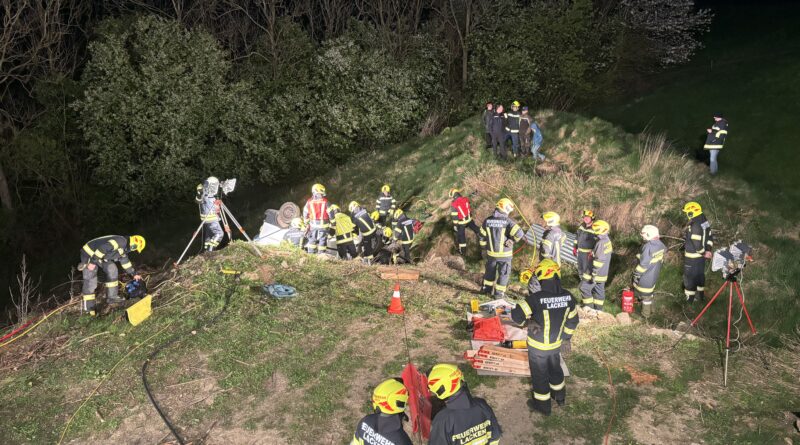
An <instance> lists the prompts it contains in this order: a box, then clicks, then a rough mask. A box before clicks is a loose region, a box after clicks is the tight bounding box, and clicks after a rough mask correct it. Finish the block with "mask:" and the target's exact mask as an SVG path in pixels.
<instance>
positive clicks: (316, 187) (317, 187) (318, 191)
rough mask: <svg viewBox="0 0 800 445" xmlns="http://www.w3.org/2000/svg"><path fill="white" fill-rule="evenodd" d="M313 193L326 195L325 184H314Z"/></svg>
mask: <svg viewBox="0 0 800 445" xmlns="http://www.w3.org/2000/svg"><path fill="white" fill-rule="evenodd" d="M311 193H312V194H315V195H323V196H325V186H324V185H322V184H314V185H312V186H311Z"/></svg>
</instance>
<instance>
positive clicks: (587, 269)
mask: <svg viewBox="0 0 800 445" xmlns="http://www.w3.org/2000/svg"><path fill="white" fill-rule="evenodd" d="M590 253H591V251H589V252H581V251H580V250H578V255H577V260H578V275H579V276H581V277H583V276H584V275H585V274H589V275H591V274H592V260H591V259H590V258H589V254H590Z"/></svg>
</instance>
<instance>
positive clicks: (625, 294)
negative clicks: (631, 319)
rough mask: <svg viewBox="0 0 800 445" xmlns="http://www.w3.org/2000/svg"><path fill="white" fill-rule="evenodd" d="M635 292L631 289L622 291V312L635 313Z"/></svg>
mask: <svg viewBox="0 0 800 445" xmlns="http://www.w3.org/2000/svg"><path fill="white" fill-rule="evenodd" d="M633 302H634V298H633V291H632V290H630V289H629V288H627V287H626V288H625V289H622V311H623V312H627V313H629V314H632V313H633Z"/></svg>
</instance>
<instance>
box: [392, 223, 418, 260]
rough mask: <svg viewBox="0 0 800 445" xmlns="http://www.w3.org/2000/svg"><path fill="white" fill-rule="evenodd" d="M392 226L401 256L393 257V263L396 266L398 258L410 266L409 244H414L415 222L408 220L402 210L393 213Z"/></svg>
mask: <svg viewBox="0 0 800 445" xmlns="http://www.w3.org/2000/svg"><path fill="white" fill-rule="evenodd" d="M392 221H393V222H392V225H394V239H396V240H397V241H398V242H399V243H400V247H401V248H402V252H403V253H402V254H395V255H394V258H393V259H394V263H395V264H398V262H397V261H398V256H399V257H400V258H402V259H403V260H404V261H405V262H406V263H409V264H411V263H412V262H413V261H412V260H411V244H412V243H413V242H414V234H415V232H414V225H415V223H416V220H414V219H412V218H409V217H408V216H406V215H405V213H403V211H402V210H400V209H397V210H395V211H394V215H393V220H392Z"/></svg>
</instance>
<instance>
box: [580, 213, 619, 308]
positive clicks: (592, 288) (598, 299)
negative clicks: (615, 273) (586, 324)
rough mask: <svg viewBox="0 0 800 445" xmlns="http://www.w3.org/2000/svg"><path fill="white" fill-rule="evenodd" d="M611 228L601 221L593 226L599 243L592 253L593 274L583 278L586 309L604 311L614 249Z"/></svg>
mask: <svg viewBox="0 0 800 445" xmlns="http://www.w3.org/2000/svg"><path fill="white" fill-rule="evenodd" d="M610 230H611V226H610V225H609V224H608V222H606V221H603V220H602V219H599V220H597V221H595V222H594V223H593V224H592V231H593V232H594V233H595V234H596V235H597V243H596V244H595V245H594V250H593V251H592V265H591V272H590V273H584V274H583V276H582V277H581V284H580V290H581V297H582V300H583V301H582V303H583V305H584V306H585V307H588V308H591V309H595V310H598V311H602V310H603V303H604V302H605V300H606V282H607V281H608V272H609V270H610V268H611V254H612V253H613V252H614V248H613V246H612V245H611V240H610V239H609V238H608V232H609V231H610Z"/></svg>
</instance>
